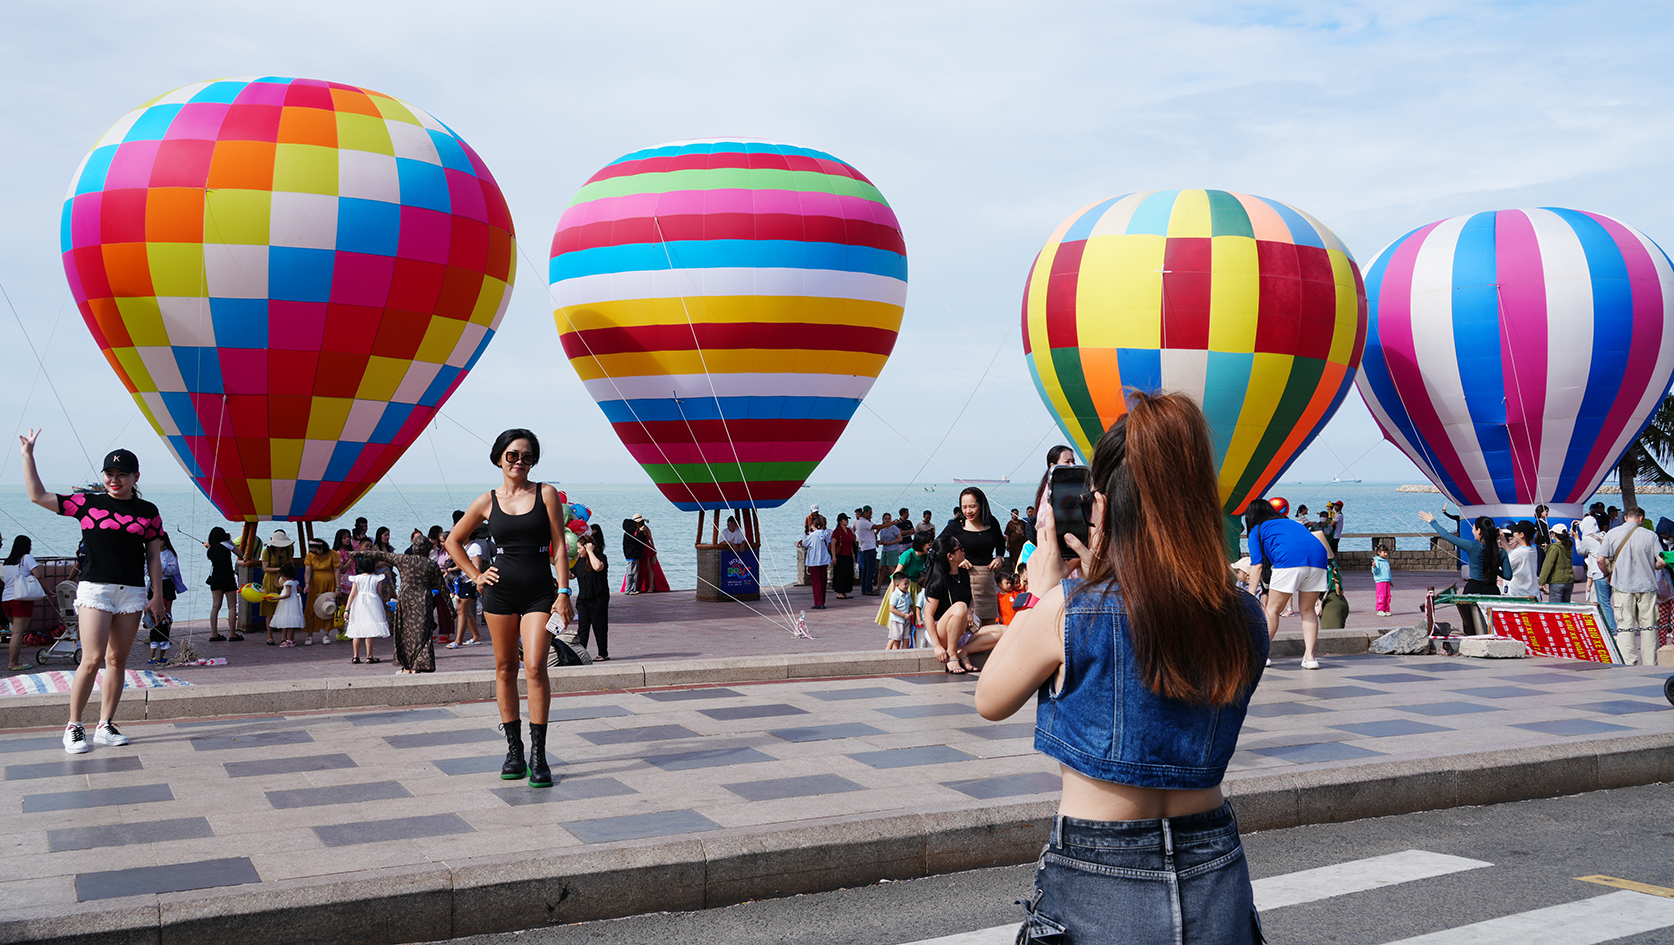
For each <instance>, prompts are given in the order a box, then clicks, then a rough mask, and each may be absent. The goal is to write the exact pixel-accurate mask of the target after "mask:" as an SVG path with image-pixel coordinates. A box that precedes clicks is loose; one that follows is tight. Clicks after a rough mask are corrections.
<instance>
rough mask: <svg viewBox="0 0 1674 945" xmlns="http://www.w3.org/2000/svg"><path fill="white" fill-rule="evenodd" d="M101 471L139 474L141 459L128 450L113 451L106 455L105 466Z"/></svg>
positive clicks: (101, 467)
mask: <svg viewBox="0 0 1674 945" xmlns="http://www.w3.org/2000/svg"><path fill="white" fill-rule="evenodd" d="M99 469H100V470H101V471H102V470H106V469H114V470H117V471H118V472H125V473H129V474H137V473H138V472H139V457H138V456H135V455H134V454H133V453H130V452H128V451H127V450H111V451H110V452H109V453H108V454H106V455H105V464H104V465H103V466H100V467H99Z"/></svg>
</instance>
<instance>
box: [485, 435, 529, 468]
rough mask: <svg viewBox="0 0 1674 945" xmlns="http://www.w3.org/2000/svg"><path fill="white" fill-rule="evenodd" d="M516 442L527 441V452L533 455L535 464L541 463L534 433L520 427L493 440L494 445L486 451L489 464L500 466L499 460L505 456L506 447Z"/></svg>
mask: <svg viewBox="0 0 1674 945" xmlns="http://www.w3.org/2000/svg"><path fill="white" fill-rule="evenodd" d="M518 440H528V441H529V452H531V453H534V454H535V462H537V463H538V462H540V461H541V441H540V440H539V439H538V438H537V437H536V436H535V434H534V431H532V430H525V429H523V428H522V427H513V428H511V429H510V430H506V431H504V432H503V433H501V434H500V435H499V436H497V437H495V438H494V445H493V446H492V447H490V448H489V450H488V461H489V463H491V464H492V465H495V466H498V465H500V459H501V457H503V456H505V455H506V449H507V447H509V446H511V445H512V444H513V443H515V442H517V441H518Z"/></svg>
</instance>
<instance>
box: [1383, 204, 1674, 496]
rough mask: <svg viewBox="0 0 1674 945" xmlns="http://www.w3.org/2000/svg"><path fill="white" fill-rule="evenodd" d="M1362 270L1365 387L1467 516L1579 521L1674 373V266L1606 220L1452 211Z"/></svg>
mask: <svg viewBox="0 0 1674 945" xmlns="http://www.w3.org/2000/svg"><path fill="white" fill-rule="evenodd" d="M1366 272H1367V278H1366V287H1367V295H1368V297H1369V299H1370V301H1371V334H1370V337H1369V339H1368V342H1367V346H1366V360H1365V364H1364V365H1363V367H1362V371H1361V375H1360V379H1359V381H1358V382H1357V383H1358V386H1359V388H1360V393H1361V396H1362V397H1364V398H1365V400H1366V405H1367V406H1368V407H1370V408H1371V410H1372V415H1373V416H1374V417H1376V418H1377V421H1378V425H1379V426H1381V427H1382V428H1383V434H1384V437H1385V438H1387V439H1388V440H1389V441H1390V442H1391V443H1394V444H1395V445H1396V446H1398V447H1400V449H1401V451H1402V452H1404V453H1406V454H1407V457H1408V458H1409V459H1411V460H1412V461H1413V462H1414V463H1416V464H1418V467H1419V468H1420V469H1422V470H1424V472H1425V474H1426V475H1428V476H1429V477H1430V480H1431V481H1432V482H1434V483H1435V484H1436V486H1437V488H1439V489H1441V490H1442V492H1444V493H1446V494H1447V496H1448V497H1449V498H1450V499H1452V500H1453V501H1454V502H1456V503H1458V504H1459V505H1460V507H1461V508H1462V509H1463V510H1464V511H1463V514H1465V515H1467V516H1479V515H1487V516H1491V517H1494V518H1530V517H1532V516H1533V514H1534V507H1535V506H1536V505H1549V506H1551V509H1552V513H1551V514H1552V515H1553V516H1554V517H1555V518H1556V517H1560V516H1562V517H1568V516H1575V515H1580V514H1581V512H1582V504H1583V503H1584V502H1585V501H1586V499H1587V497H1588V496H1590V495H1592V494H1593V492H1594V491H1595V490H1596V489H1597V488H1598V484H1599V482H1600V481H1601V480H1602V479H1603V478H1604V477H1605V476H1606V475H1607V474H1608V473H1609V471H1610V469H1611V468H1612V467H1614V466H1615V465H1616V461H1617V460H1618V459H1619V458H1620V457H1621V455H1622V453H1623V452H1624V451H1625V450H1626V449H1627V446H1628V444H1629V443H1631V442H1632V441H1633V438H1634V437H1635V436H1637V435H1638V434H1639V431H1640V430H1642V429H1644V426H1645V424H1646V423H1647V422H1649V420H1650V417H1651V414H1652V413H1653V412H1654V411H1655V410H1656V407H1657V403H1658V402H1659V401H1660V400H1661V399H1662V397H1663V394H1664V392H1666V391H1667V390H1668V385H1669V381H1670V379H1671V377H1674V266H1670V263H1669V258H1668V256H1667V254H1666V253H1664V252H1663V251H1662V249H1661V247H1659V246H1657V244H1655V243H1653V242H1651V240H1650V239H1649V238H1647V237H1646V236H1645V235H1644V234H1643V233H1640V232H1639V231H1637V230H1635V229H1633V228H1632V227H1630V226H1627V225H1626V224H1623V223H1621V222H1619V221H1617V220H1613V219H1611V218H1610V217H1607V216H1604V215H1602V214H1597V213H1586V212H1583V211H1580V210H1564V209H1560V208H1556V207H1545V208H1541V209H1538V210H1499V211H1490V212H1486V213H1477V214H1472V215H1469V216H1462V217H1454V218H1452V219H1449V220H1442V221H1440V222H1438V223H1432V224H1430V225H1429V226H1424V227H1420V228H1418V229H1416V230H1414V231H1412V232H1411V233H1408V234H1407V235H1405V236H1403V237H1401V238H1400V239H1398V240H1396V241H1395V242H1393V243H1391V244H1390V245H1389V247H1388V248H1386V249H1385V250H1384V251H1383V252H1381V253H1379V254H1378V256H1377V258H1376V259H1374V260H1372V264H1371V266H1369V267H1368V268H1367V270H1366Z"/></svg>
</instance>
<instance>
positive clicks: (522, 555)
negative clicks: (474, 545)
mask: <svg viewBox="0 0 1674 945" xmlns="http://www.w3.org/2000/svg"><path fill="white" fill-rule="evenodd" d="M488 460H489V462H491V463H493V464H494V465H496V466H498V467H500V487H499V488H498V489H495V490H493V491H490V492H485V493H483V494H482V495H480V496H478V497H477V498H476V500H475V501H473V502H472V503H471V506H470V508H468V509H466V510H465V515H464V517H462V518H461V519H460V520H459V521H458V522H455V523H454V526H453V531H452V532H450V533H448V536H447V539H446V542H445V545H446V548H447V554H448V556H449V557H451V558H452V559H453V560H454V561H455V562H458V564H459V567H460V568H461V569H462V570H463V571H464V572H465V574H466V576H467V577H469V578H470V579H471V581H472V582H473V583H475V584H476V585H477V587H478V588H479V589H480V590H481V592H482V608H483V613H484V616H485V617H486V618H487V621H488V636H489V638H490V639H491V640H492V641H493V643H494V672H495V685H494V698H495V701H496V702H497V703H498V704H499V707H500V730H501V731H502V732H504V733H505V735H506V763H505V765H504V766H503V767H501V769H500V777H501V779H503V780H506V781H516V780H519V779H521V778H523V777H525V776H527V777H528V779H529V786H530V787H551V786H552V770H551V768H549V767H548V766H547V763H546V720H547V711H548V709H549V708H550V707H551V705H552V680H551V678H550V677H548V676H547V674H546V651H547V645H548V639H549V637H548V636H547V632H546V625H547V622H548V621H549V620H550V619H551V618H554V617H556V618H558V620H559V621H560V622H562V623H564V624H568V623H569V622H570V621H571V620H572V619H574V613H575V609H574V606H573V603H572V601H571V600H570V567H569V558H568V556H567V555H566V554H565V550H564V527H563V522H562V520H561V519H560V517H559V516H560V511H559V501H558V490H557V489H554V488H553V487H552V486H549V485H547V484H545V483H540V482H531V481H530V480H529V473H530V471H531V470H533V469H534V467H535V464H536V463H538V462H540V460H541V441H540V440H538V439H536V438H535V434H533V433H531V432H529V431H528V430H524V429H513V430H507V431H505V432H504V433H501V434H500V435H499V436H498V437H495V439H494V446H493V448H492V449H490V450H489V453H488ZM484 521H486V522H488V532H489V535H490V536H491V537H492V538H493V539H494V545H495V547H496V549H497V551H496V552H495V555H494V563H493V564H492V565H491V566H490V567H489V568H488V570H486V571H482V570H478V569H477V566H476V565H475V564H474V563H472V561H471V557H470V555H468V554H466V553H465V542H466V541H468V540H470V537H471V533H472V532H474V531H476V530H477V526H478V525H481V524H482V523H483V522H484ZM554 567H556V568H557V574H558V580H557V582H556V583H555V582H554V581H553V579H552V575H553V568H554ZM519 642H521V643H522V647H523V649H522V657H521V658H522V660H523V675H524V678H525V679H526V680H527V681H528V685H529V758H528V761H527V763H525V761H524V757H523V718H522V715H521V712H520V709H519V706H518V694H517V663H518V659H519V650H518V644H519Z"/></svg>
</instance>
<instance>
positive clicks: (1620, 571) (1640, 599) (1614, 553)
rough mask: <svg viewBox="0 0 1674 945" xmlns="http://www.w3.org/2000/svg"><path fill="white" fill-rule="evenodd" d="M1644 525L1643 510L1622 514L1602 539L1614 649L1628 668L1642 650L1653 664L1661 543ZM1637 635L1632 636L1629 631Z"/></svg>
mask: <svg viewBox="0 0 1674 945" xmlns="http://www.w3.org/2000/svg"><path fill="white" fill-rule="evenodd" d="M1644 523H1645V510H1644V509H1641V508H1639V507H1638V506H1635V507H1633V508H1630V509H1626V510H1624V511H1623V512H1622V524H1620V525H1618V526H1616V527H1615V528H1612V529H1611V530H1610V531H1609V532H1608V533H1607V534H1605V536H1604V554H1603V557H1604V558H1605V559H1607V560H1608V561H1609V562H1610V596H1611V599H1612V603H1614V604H1615V607H1616V648H1617V649H1619V650H1621V651H1622V659H1623V660H1624V661H1626V662H1627V664H1628V665H1629V666H1632V665H1634V664H1636V663H1638V662H1639V659H1638V657H1637V654H1638V652H1639V651H1640V649H1641V648H1643V649H1644V652H1645V656H1646V657H1647V659H1648V662H1650V663H1655V662H1656V658H1657V657H1656V651H1657V631H1656V625H1657V572H1658V571H1659V570H1661V569H1662V568H1663V567H1664V564H1663V561H1662V542H1660V541H1658V540H1657V536H1656V534H1655V533H1653V532H1652V531H1651V530H1650V529H1648V528H1644V527H1642V526H1643V525H1644ZM1635 630H1638V631H1640V632H1639V633H1638V634H1635V633H1634V632H1633V631H1635Z"/></svg>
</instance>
